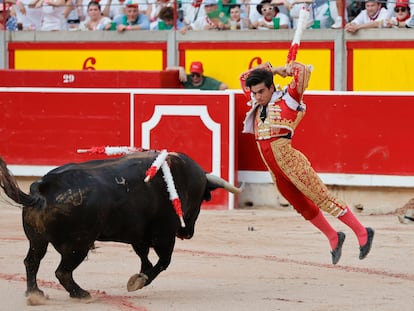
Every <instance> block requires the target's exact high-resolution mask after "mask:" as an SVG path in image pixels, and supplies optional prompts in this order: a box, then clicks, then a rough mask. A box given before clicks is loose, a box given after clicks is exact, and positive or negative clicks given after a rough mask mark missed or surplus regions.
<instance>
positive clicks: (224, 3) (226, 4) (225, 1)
mask: <svg viewBox="0 0 414 311" xmlns="http://www.w3.org/2000/svg"><path fill="white" fill-rule="evenodd" d="M237 3H238V1H237V0H218V3H217V4H218V10H219V12H223V13H224V14H226V16H227V17H230V6H231V5H233V4H237Z"/></svg>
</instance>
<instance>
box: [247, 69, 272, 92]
mask: <svg viewBox="0 0 414 311" xmlns="http://www.w3.org/2000/svg"><path fill="white" fill-rule="evenodd" d="M262 82H264V84H265V86H266V87H267V88H270V87H271V86H272V85H273V74H272V73H271V72H270V71H269V70H265V69H255V70H253V71H252V72H251V73H250V74H249V76H248V77H247V79H246V86H247V87H252V86H254V85H257V84H259V83H262Z"/></svg>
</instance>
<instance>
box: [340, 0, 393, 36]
mask: <svg viewBox="0 0 414 311" xmlns="http://www.w3.org/2000/svg"><path fill="white" fill-rule="evenodd" d="M390 17H391V13H390V12H388V10H387V9H386V8H384V7H383V6H382V3H381V2H380V1H379V0H366V1H365V10H362V11H361V12H360V13H359V14H358V15H357V16H356V17H355V18H354V19H353V20H352V21H351V22H350V23H348V24H346V25H345V30H346V31H347V32H349V33H356V32H357V31H358V30H360V29H367V28H382V27H385V20H387V19H388V18H390Z"/></svg>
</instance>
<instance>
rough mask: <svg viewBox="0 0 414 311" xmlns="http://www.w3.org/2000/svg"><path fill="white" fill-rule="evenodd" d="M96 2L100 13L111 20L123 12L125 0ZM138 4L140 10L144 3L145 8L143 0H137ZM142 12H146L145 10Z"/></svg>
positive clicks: (100, 0)
mask: <svg viewBox="0 0 414 311" xmlns="http://www.w3.org/2000/svg"><path fill="white" fill-rule="evenodd" d="M97 2H99V4H100V5H101V11H102V15H103V16H106V17H109V18H110V19H112V20H113V19H114V18H115V17H117V16H119V15H123V14H125V0H98V1H97ZM141 2H142V4H141ZM138 4H139V9H140V11H141V10H142V9H143V8H142V7H143V6H144V5H145V10H146V8H147V6H146V2H145V0H142V1H139V2H138ZM143 14H146V11H145V12H144V13H143Z"/></svg>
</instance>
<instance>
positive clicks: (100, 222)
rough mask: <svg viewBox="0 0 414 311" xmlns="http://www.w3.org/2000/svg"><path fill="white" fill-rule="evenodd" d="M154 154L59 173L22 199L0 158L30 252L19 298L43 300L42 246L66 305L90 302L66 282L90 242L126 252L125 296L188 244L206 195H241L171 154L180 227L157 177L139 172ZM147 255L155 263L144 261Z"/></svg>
mask: <svg viewBox="0 0 414 311" xmlns="http://www.w3.org/2000/svg"><path fill="white" fill-rule="evenodd" d="M157 155H158V154H157V153H155V152H137V153H134V154H131V155H128V156H124V157H121V158H117V159H106V160H94V161H89V162H84V163H80V164H67V165H63V166H61V167H58V168H56V169H54V170H52V171H50V172H49V173H48V174H46V175H45V176H43V177H42V178H41V179H40V180H38V181H35V182H34V183H33V184H32V185H31V187H30V194H26V193H24V192H23V191H22V190H21V189H20V188H19V187H18V185H17V182H16V180H15V178H14V177H13V176H12V175H11V174H10V172H9V171H8V169H7V166H6V163H5V162H4V161H3V159H2V158H0V186H1V187H2V188H3V190H4V192H5V193H6V195H7V196H8V197H10V198H11V199H12V200H14V201H15V202H17V203H19V204H21V205H23V227H24V232H25V234H26V236H27V238H28V239H29V242H30V247H29V250H28V253H27V256H26V258H25V259H24V264H25V267H26V277H27V291H26V294H31V293H37V294H41V295H43V292H42V291H41V290H40V289H39V288H38V285H37V280H36V278H37V272H38V269H39V265H40V261H41V260H42V258H43V257H44V256H45V254H46V250H47V247H48V244H49V243H51V244H52V245H53V247H54V248H55V249H56V250H57V251H58V252H59V253H60V255H61V261H60V263H59V266H58V267H57V269H56V271H55V275H56V277H57V279H58V280H59V282H60V284H62V286H63V287H64V288H65V289H66V290H67V291H68V292H69V294H70V296H71V297H76V298H87V297H90V294H89V293H88V292H87V291H85V290H83V289H82V288H81V287H79V285H78V284H77V283H76V282H75V281H74V280H73V271H74V269H76V267H78V266H79V264H80V263H81V262H82V261H83V260H84V259H85V257H86V256H87V254H88V251H89V250H90V249H91V247H93V244H94V241H96V240H97V241H115V242H122V243H127V244H131V245H132V247H133V249H134V251H135V252H136V253H137V255H138V256H139V257H140V259H141V269H140V273H138V274H135V275H133V276H132V277H131V278H130V279H129V281H128V283H127V289H128V290H129V291H133V290H137V289H140V288H142V287H144V286H146V285H148V284H150V283H151V282H152V281H153V280H154V279H155V277H156V276H157V275H158V274H159V273H160V272H161V271H163V270H165V269H166V268H167V267H168V265H169V264H170V261H171V256H172V253H173V249H174V244H175V237H176V236H177V237H179V238H182V239H183V238H185V239H190V238H191V237H192V236H193V234H194V226H195V222H196V220H197V217H198V215H199V212H200V206H201V203H202V202H203V200H206V201H208V200H209V199H210V198H211V194H210V191H212V190H214V189H217V188H224V189H226V190H227V191H230V192H233V193H238V192H239V191H240V190H239V189H238V188H236V187H234V186H232V185H230V184H229V183H228V182H226V181H225V180H223V179H221V178H218V177H216V176H213V175H210V174H206V173H205V172H204V171H203V170H202V168H201V167H200V166H199V165H198V164H197V163H195V162H194V161H193V160H192V159H190V158H189V157H187V156H185V155H184V154H179V153H170V154H169V155H168V157H167V159H166V161H167V163H168V164H169V166H170V169H171V173H172V175H173V178H174V183H175V187H176V190H177V193H178V195H179V198H180V200H181V204H182V210H183V215H184V221H185V224H186V226H185V227H181V225H180V221H179V218H178V217H177V215H176V213H175V210H174V208H173V205H172V203H171V200H170V198H169V193H168V191H167V187H166V182H165V180H164V179H163V176H162V172H161V170H160V171H159V172H158V173H157V174H156V176H155V177H154V178H153V179H151V180H150V181H149V182H148V183H145V182H144V179H145V176H146V174H145V173H146V170H147V169H148V168H149V167H150V166H151V164H152V163H153V161H154V159H155V158H156V156H157ZM150 248H153V249H154V251H155V252H156V254H157V256H158V257H159V259H158V262H157V263H156V264H155V266H153V264H152V263H151V262H150V261H149V259H148V253H149V250H150Z"/></svg>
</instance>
